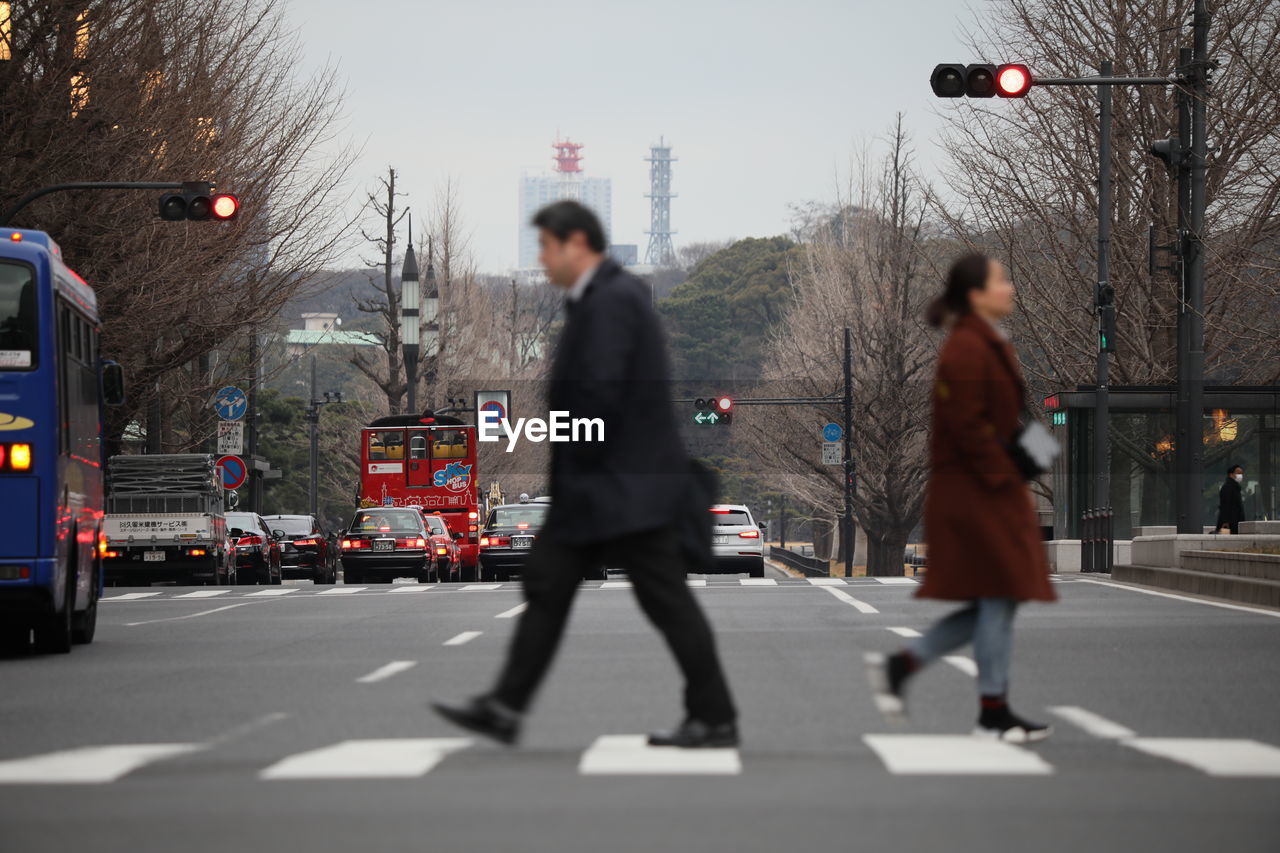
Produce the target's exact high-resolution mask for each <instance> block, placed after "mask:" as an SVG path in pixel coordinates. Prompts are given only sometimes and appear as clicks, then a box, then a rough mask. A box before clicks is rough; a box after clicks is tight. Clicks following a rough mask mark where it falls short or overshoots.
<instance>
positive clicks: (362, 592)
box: [102, 577, 919, 604]
mask: <svg viewBox="0 0 1280 853" xmlns="http://www.w3.org/2000/svg"><path fill="white" fill-rule="evenodd" d="M918 583H919V580H918V579H917V578H910V577H895V578H829V577H814V578H739V577H706V578H701V577H698V578H689V580H688V585H689V586H690V587H691V588H693V589H738V588H743V587H750V588H758V589H772V590H782V589H794V588H797V587H821V588H825V589H827V590H829V591H833V592H834V591H839V589H840V588H841V587H870V588H875V587H880V586H906V587H914V586H917V585H918ZM582 588H583V589H584V590H627V589H631V582H630V581H628V580H624V579H612V580H605V581H592V582H587V583H584V584H583V585H582ZM520 590H521V584H520V582H519V581H507V582H504V583H467V584H420V583H395V584H387V585H385V586H372V587H368V586H346V585H345V584H340V585H338V586H291V585H286V586H279V587H267V588H265V589H254V588H252V587H222V588H208V589H197V590H193V591H187V590H184V589H183V588H181V587H172V588H168V589H154V590H149V591H143V592H137V591H133V592H117V593H112V592H110V591H108V593H107V595H105V596H104V597H103V598H102V602H103V603H104V604H112V603H122V602H138V601H142V602H157V601H188V600H200V599H208V598H284V597H286V596H287V597H293V598H298V597H303V598H305V597H310V596H320V595H323V596H325V597H335V596H337V597H350V596H358V597H366V596H370V595H386V594H389V593H392V594H397V595H404V594H412V593H436V594H442V593H485V592H519V591H520Z"/></svg>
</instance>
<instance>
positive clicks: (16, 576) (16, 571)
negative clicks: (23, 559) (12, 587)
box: [0, 566, 31, 581]
mask: <svg viewBox="0 0 1280 853" xmlns="http://www.w3.org/2000/svg"><path fill="white" fill-rule="evenodd" d="M30 577H31V567H30V566H0V581H24V580H27V579H28V578H30Z"/></svg>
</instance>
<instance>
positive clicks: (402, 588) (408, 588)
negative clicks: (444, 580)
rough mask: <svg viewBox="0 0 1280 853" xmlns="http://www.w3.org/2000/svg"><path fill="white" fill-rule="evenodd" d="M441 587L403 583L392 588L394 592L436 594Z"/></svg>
mask: <svg viewBox="0 0 1280 853" xmlns="http://www.w3.org/2000/svg"><path fill="white" fill-rule="evenodd" d="M439 588H440V587H438V586H433V585H431V584H413V583H401V584H396V585H395V586H394V587H392V589H391V591H392V592H435V591H436V590H438V589H439Z"/></svg>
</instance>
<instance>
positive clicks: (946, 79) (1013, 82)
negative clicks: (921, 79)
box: [929, 63, 1034, 98]
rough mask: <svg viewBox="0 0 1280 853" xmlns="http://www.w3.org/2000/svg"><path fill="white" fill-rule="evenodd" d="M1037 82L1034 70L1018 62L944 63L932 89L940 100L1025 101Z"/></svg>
mask: <svg viewBox="0 0 1280 853" xmlns="http://www.w3.org/2000/svg"><path fill="white" fill-rule="evenodd" d="M1033 82H1034V81H1033V79H1032V77H1031V70H1030V69H1029V68H1027V66H1025V65H1018V64H1015V63H1006V64H1004V65H988V64H983V63H978V64H974V65H957V64H954V63H952V64H943V65H938V66H935V67H934V69H933V73H932V74H931V75H930V76H929V86H930V88H932V89H933V94H934V95H935V96H937V97H939V98H963V97H965V96H968V97H970V98H994V97H996V96H997V95H999V96H1000V97H1001V98H1021V97H1024V96H1025V95H1026V94H1027V92H1028V91H1030V90H1031V85H1032V83H1033Z"/></svg>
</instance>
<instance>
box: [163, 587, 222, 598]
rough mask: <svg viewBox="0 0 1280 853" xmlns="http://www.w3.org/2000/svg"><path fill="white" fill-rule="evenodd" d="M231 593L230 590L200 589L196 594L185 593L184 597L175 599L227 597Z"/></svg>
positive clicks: (177, 596)
mask: <svg viewBox="0 0 1280 853" xmlns="http://www.w3.org/2000/svg"><path fill="white" fill-rule="evenodd" d="M229 592H231V590H229V589H198V590H196V591H195V592H185V593H183V594H182V595H175V596H174V598H213V597H214V596H218V595H226V594H227V593H229Z"/></svg>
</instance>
